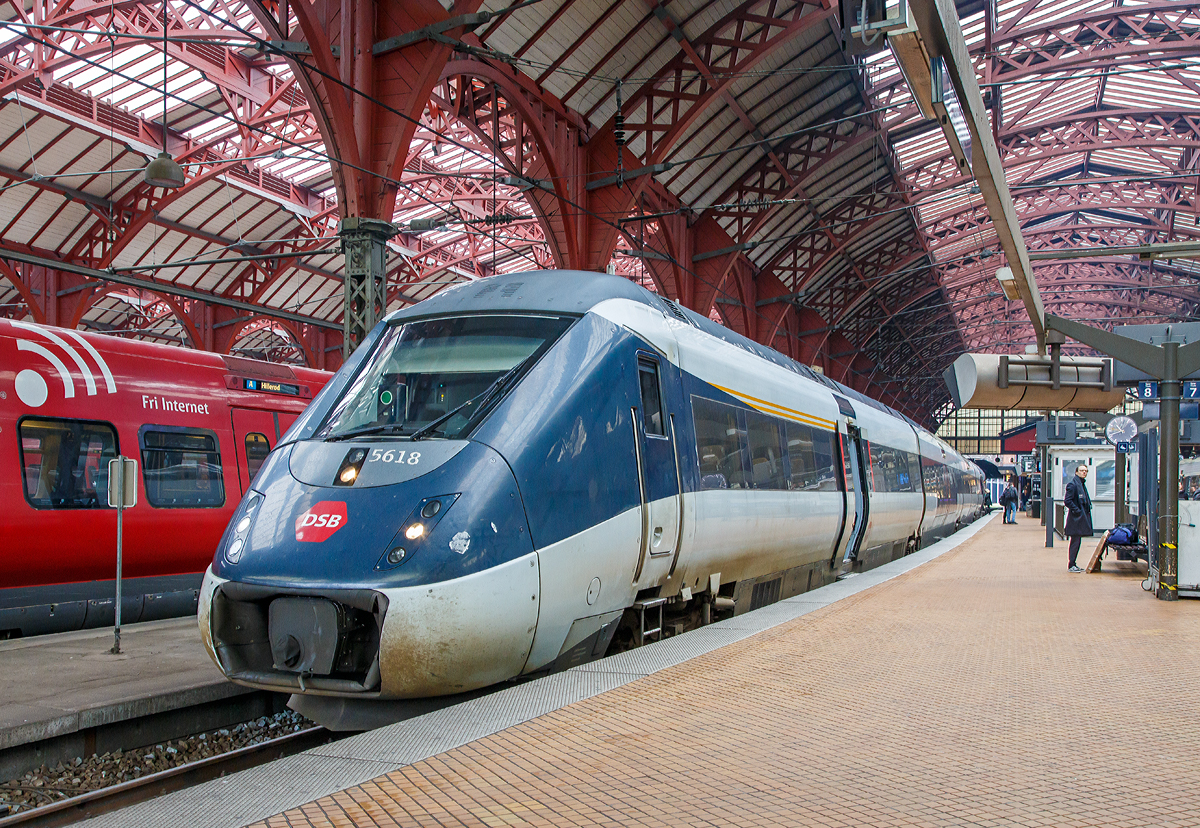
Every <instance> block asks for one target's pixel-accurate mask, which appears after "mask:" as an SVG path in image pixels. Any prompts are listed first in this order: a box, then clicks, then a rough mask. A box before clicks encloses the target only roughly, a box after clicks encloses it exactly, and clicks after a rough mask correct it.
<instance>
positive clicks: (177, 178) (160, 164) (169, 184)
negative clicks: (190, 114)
mask: <svg viewBox="0 0 1200 828" xmlns="http://www.w3.org/2000/svg"><path fill="white" fill-rule="evenodd" d="M162 52H163V121H162V123H163V150H162V152H160V153H159V154H158V156H157V157H156V158H155V159H154V160H153V161H151V162H150V163H149V164H147V165H146V175H145V181H146V183H147V184H149V185H150V186H151V187H164V188H166V189H169V190H173V189H175V188H177V187H182V186H183V185H184V183H185V181H186V179H185V178H184V175H183V167H181V166H179V164H177V163H175V159H174V158H172V157H171V154H170V153H169V152H167V0H163V45H162Z"/></svg>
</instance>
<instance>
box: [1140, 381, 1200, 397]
mask: <svg viewBox="0 0 1200 828" xmlns="http://www.w3.org/2000/svg"><path fill="white" fill-rule="evenodd" d="M1137 389H1138V394H1137V395H1138V399H1139V400H1157V399H1158V398H1159V396H1158V383H1157V382H1155V381H1153V380H1142V381H1141V382H1139V383H1138V384H1137ZM1179 399H1181V400H1200V381H1197V380H1186V381H1184V382H1181V383H1179Z"/></svg>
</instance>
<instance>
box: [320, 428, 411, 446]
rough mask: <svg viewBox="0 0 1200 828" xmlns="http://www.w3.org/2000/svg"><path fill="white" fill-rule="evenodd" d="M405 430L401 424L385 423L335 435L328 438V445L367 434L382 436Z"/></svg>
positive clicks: (326, 439) (326, 440)
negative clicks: (387, 432)
mask: <svg viewBox="0 0 1200 828" xmlns="http://www.w3.org/2000/svg"><path fill="white" fill-rule="evenodd" d="M402 428H404V426H403V425H401V424H400V423H385V424H384V425H371V426H363V427H362V428H352V429H350V430H349V431H343V432H342V433H341V434H335V435H333V436H332V437H326V438H325V442H326V443H336V442H338V441H339V440H349V439H350V438H352V437H362V436H363V435H365V434H382V433H384V432H386V431H398V430H400V429H402Z"/></svg>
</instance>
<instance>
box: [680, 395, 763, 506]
mask: <svg viewBox="0 0 1200 828" xmlns="http://www.w3.org/2000/svg"><path fill="white" fill-rule="evenodd" d="M692 421H693V423H694V424H695V427H696V455H697V457H698V459H699V462H700V488H701V489H747V488H749V486H748V485H747V481H746V471H745V468H744V464H743V462H742V456H743V454H744V448H743V441H742V431H741V429H740V428H739V427H738V416H737V409H736V408H734V407H733V406H732V405H725V404H724V403H719V402H715V401H714V400H706V399H704V398H703V397H692Z"/></svg>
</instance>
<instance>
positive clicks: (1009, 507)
mask: <svg viewBox="0 0 1200 828" xmlns="http://www.w3.org/2000/svg"><path fill="white" fill-rule="evenodd" d="M1019 498H1020V495H1018V494H1017V487H1016V486H1014V485H1013V484H1012V483H1009V484H1008V485H1007V486H1006V487H1005V488H1004V492H1003V493H1002V494H1001V495H1000V505H1001V506H1003V507H1004V522H1005V523H1016V522H1017V500H1018V499H1019Z"/></svg>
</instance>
